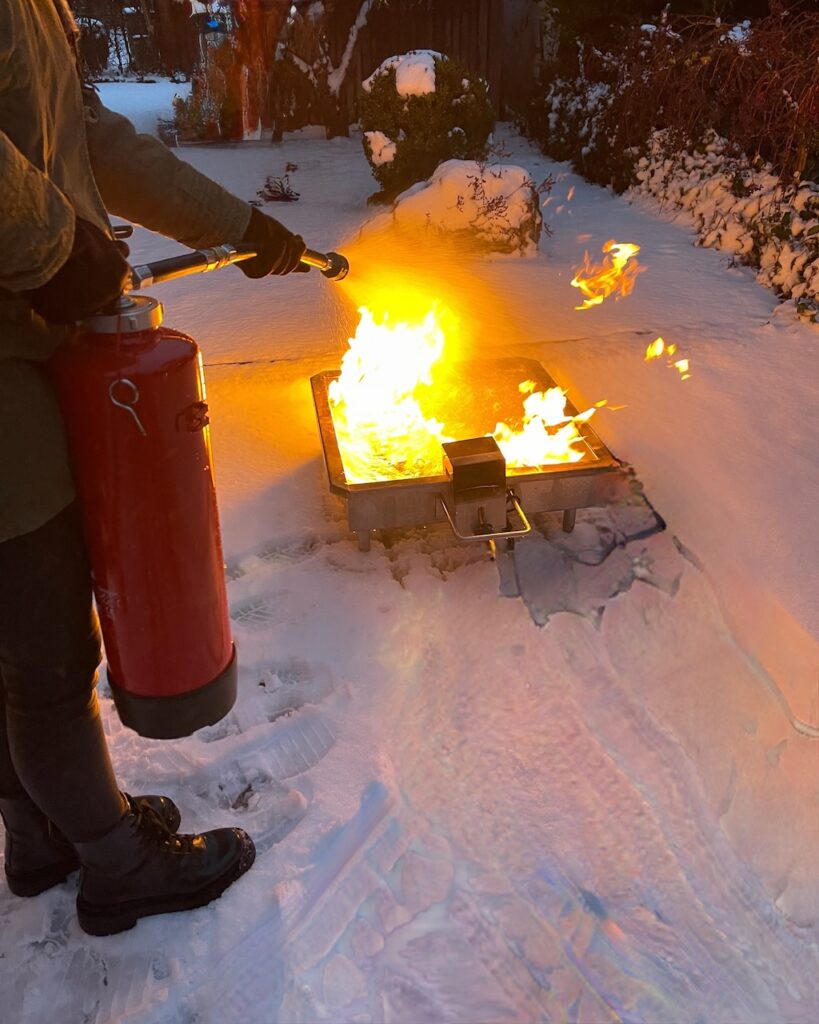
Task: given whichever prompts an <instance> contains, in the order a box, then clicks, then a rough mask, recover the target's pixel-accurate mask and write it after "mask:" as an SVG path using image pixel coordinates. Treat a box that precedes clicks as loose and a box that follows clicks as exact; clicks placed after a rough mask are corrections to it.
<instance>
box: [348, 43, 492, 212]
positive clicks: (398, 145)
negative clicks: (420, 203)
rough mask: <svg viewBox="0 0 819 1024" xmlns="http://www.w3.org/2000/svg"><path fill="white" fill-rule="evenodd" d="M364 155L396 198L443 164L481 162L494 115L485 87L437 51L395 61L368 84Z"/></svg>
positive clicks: (387, 62) (387, 191) (363, 122)
mask: <svg viewBox="0 0 819 1024" xmlns="http://www.w3.org/2000/svg"><path fill="white" fill-rule="evenodd" d="M363 87H364V95H363V96H362V97H361V101H360V108H359V120H360V123H361V127H362V130H363V131H364V152H365V153H366V155H367V159H368V160H369V161H370V165H371V166H372V170H373V175H374V176H375V178H376V180H377V181H378V183H379V185H380V186H381V189H382V192H383V193H384V194H385V195H386V196H388V197H392V196H395V195H397V194H398V193H399V192H401V191H403V190H404V189H406V188H408V187H409V186H410V185H414V184H415V183H416V182H418V181H423V180H424V179H426V178H428V177H429V176H430V175H431V174H432V172H433V171H434V170H435V168H436V167H437V166H438V165H439V164H440V163H442V162H443V161H445V160H449V159H453V158H457V159H462V160H467V159H470V160H476V159H480V158H481V157H482V156H483V155H484V154H485V152H486V147H487V142H488V139H489V133H490V132H491V131H492V127H493V124H494V112H493V110H492V105H491V103H490V102H489V93H488V87H487V84H486V82H485V81H483V79H481V78H474V77H471V76H470V73H469V72H468V71H467V69H466V67H465V66H464V65H463V64H461V63H460V62H459V61H456V60H450V59H449V58H448V57H446V56H444V55H443V54H440V53H436V52H434V51H432V50H412V51H410V52H409V53H406V54H401V55H398V56H395V57H390V58H388V59H387V60H385V61H384V62H383V63H382V64H381V65H380V67H378V68H377V69H376V70H375V71H374V72H373V74H372V75H371V76H370V77H369V78H368V79H367V80H366V81H365V82H364V83H363Z"/></svg>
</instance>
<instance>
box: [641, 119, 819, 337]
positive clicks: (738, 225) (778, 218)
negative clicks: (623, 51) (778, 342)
mask: <svg viewBox="0 0 819 1024" xmlns="http://www.w3.org/2000/svg"><path fill="white" fill-rule="evenodd" d="M667 151H668V150H667V145H666V140H665V139H664V138H663V134H662V133H659V132H658V133H656V134H655V135H654V136H653V137H652V139H651V143H650V146H649V152H648V155H647V156H644V157H642V158H641V159H640V160H639V161H638V163H637V167H636V171H635V177H636V184H635V186H634V187H633V189H632V192H633V193H634V194H637V195H640V194H642V195H648V196H651V197H652V198H653V199H656V200H658V201H659V202H660V203H661V204H662V205H663V206H664V207H665V208H669V207H671V208H672V209H674V208H676V209H678V210H680V211H681V212H684V214H685V215H686V216H687V217H689V218H690V219H691V220H692V221H693V224H694V227H695V229H696V232H697V236H698V238H699V240H700V242H701V243H702V245H707V246H713V247H714V248H717V249H722V250H725V251H726V252H729V253H732V254H733V255H734V256H736V257H737V259H738V260H740V261H742V262H743V263H748V264H750V265H751V266H754V267H758V268H759V275H758V276H759V279H760V280H761V281H763V282H764V283H765V284H767V285H769V286H770V287H771V288H773V289H775V290H776V291H777V292H778V293H779V294H780V295H782V296H784V297H787V298H792V299H795V300H796V301H797V304H798V306H799V308H800V310H801V312H802V313H803V314H804V315H806V316H810V317H812V318H815V317H816V313H817V310H819V185H816V184H814V183H812V182H802V183H801V184H799V185H793V186H784V185H783V184H782V181H781V180H780V178H779V177H778V176H777V175H776V174H774V173H773V170H772V169H771V167H770V165H769V164H764V165H762V166H757V167H752V166H751V164H750V162H749V161H748V160H747V159H742V158H738V157H737V156H736V155H735V153H734V151H733V149H732V147H731V146H730V145H729V143H728V142H727V141H726V140H725V139H722V138H720V137H719V136H718V135H717V134H716V133H715V132H711V133H710V134H709V135H708V136H707V137H706V139H705V140H704V142H703V144H702V145H701V146H699V147H698V148H697V149H696V150H695V151H693V152H692V151H687V150H686V151H684V152H682V153H679V154H676V155H675V156H673V157H670V156H668V155H667Z"/></svg>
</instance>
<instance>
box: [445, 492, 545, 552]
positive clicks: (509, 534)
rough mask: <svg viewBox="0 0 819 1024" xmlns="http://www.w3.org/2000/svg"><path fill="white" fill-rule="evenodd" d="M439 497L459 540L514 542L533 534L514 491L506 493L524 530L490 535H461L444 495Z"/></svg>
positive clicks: (505, 531) (500, 531)
mask: <svg viewBox="0 0 819 1024" xmlns="http://www.w3.org/2000/svg"><path fill="white" fill-rule="evenodd" d="M438 497H439V499H440V502H441V506H442V508H443V510H444V515H445V516H446V517H447V520H448V522H449V525H450V527H451V528H452V532H453V533H454V534H455V536H456V537H457V538H458V540H466V541H475V540H483V541H491V540H513V539H514V538H516V537H525V536H526V535H527V534H530V533H531V532H532V524H531V523H530V522H529V520H528V519H527V518H526V513H525V512H524V511H523V508H522V507H521V504H520V502H519V501H518V498H517V495H516V494H515V492H514V491H512V490H509V491H507V492H506V499H507V501H508V502H509V504H511V505H512V507H513V508H514V510H515V512H516V513H517V515H518V518H519V519H520V521H521V523H522V524H523V528H522V529H520V530H494V531H491V532H489V533H461V532H460V530H459V529H458V527H457V526H456V525H455V517H454V515H453V514H452V512H451V511H450V509H449V506H448V505H447V502H446V498H445V497H444V496H443V495H442V494H439V495H438Z"/></svg>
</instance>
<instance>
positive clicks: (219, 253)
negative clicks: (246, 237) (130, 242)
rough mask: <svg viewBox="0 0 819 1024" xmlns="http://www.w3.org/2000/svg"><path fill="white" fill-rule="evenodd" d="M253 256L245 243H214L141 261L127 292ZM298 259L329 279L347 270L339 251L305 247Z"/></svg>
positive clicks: (217, 267) (346, 263)
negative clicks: (207, 246)
mask: <svg viewBox="0 0 819 1024" xmlns="http://www.w3.org/2000/svg"><path fill="white" fill-rule="evenodd" d="M254 256H256V250H255V249H251V248H248V247H246V246H234V245H217V246H214V247H213V248H212V249H196V250H195V251H194V252H189V253H185V254H184V255H183V256H171V257H170V258H169V259H166V260H156V261H154V262H153V263H143V264H141V265H140V266H136V267H132V268H131V284H130V289H129V290H130V291H139V289H140V288H149V287H150V286H151V285H155V284H161V283H162V282H163V281H173V280H175V279H176V278H177V277H187V276H188V275H189V274H206V273H208V271H211V270H220V269H221V268H222V267H228V266H230V265H231V264H233V263H239V262H241V261H242V260H250V259H253V257H254ZM301 262H302V263H303V264H305V266H308V267H316V268H317V269H318V270H320V271H321V272H322V274H323V275H324V276H325V277H326V278H328V279H329V280H330V281H341V280H343V279H344V278H345V277H346V276H347V274H348V273H349V270H350V264H349V262H348V261H347V258H346V257H345V256H342V255H341V253H338V252H329V253H323V252H316V251H315V250H313V249H305V251H304V254H303V255H302V257H301Z"/></svg>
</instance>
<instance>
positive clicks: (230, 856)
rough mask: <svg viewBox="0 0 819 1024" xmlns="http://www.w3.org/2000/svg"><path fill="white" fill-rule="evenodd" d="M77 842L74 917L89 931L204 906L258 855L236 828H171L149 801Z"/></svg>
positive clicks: (133, 805)
mask: <svg viewBox="0 0 819 1024" xmlns="http://www.w3.org/2000/svg"><path fill="white" fill-rule="evenodd" d="M76 845H77V852H78V853H79V855H80V860H81V861H82V874H81V876H80V892H79V895H78V896H77V917H78V918H79V922H80V926H81V927H82V929H83V930H84V931H86V932H88V933H89V934H91V935H113V934H114V933H115V932H122V931H126V930H127V929H128V928H133V926H134V925H135V924H136V923H137V921H138V920H139V918H141V917H148V916H149V915H151V914H168V913H171V912H173V911H177V910H193V909H194V907H202V906H204V905H205V904H206V903H210V902H211V900H214V899H216V897H217V896H221V895H222V893H223V892H224V891H225V889H227V887H228V886H229V885H231V884H232V883H233V882H235V881H236V879H237V878H239V876H240V875H243V874H244V873H245V871H247V869H248V868H249V867H250V865H251V864H252V863H253V860H254V858H255V856H256V850H255V847H254V846H253V840H252V839H251V838H250V836H249V835H248V834H247V833H246V832H244V831H242V829H240V828H219V829H215V830H214V831H212V832H204V833H202V834H201V835H177V834H175V833H174V832H170V831H169V830H168V829H167V828H166V827H165V823H164V822H163V820H162V818H161V817H160V816H159V815H158V814H157V813H156V812H155V811H154V810H153V809H152V808H150V807H146V806H145V805H140V804H137V803H136V802H135V801H131V810H130V813H128V814H126V815H125V817H124V818H123V819H122V821H121V822H120V823H119V824H118V825H116V826H115V827H114V828H113V829H111V831H110V832H107V833H106V834H105V835H104V836H102V837H101V838H100V839H97V840H94V841H93V842H88V843H77V844H76Z"/></svg>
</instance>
